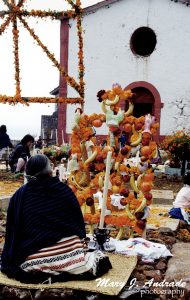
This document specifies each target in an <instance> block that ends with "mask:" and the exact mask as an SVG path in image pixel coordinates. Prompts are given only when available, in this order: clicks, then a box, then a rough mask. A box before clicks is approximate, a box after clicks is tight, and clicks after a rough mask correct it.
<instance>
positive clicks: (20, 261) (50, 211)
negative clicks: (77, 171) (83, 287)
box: [1, 154, 111, 283]
mask: <svg viewBox="0 0 190 300" xmlns="http://www.w3.org/2000/svg"><path fill="white" fill-rule="evenodd" d="M26 177H27V180H28V183H27V184H25V185H23V186H22V187H21V188H19V189H18V190H17V191H16V193H15V194H14V195H13V197H12V198H11V200H10V204H9V208H8V213H7V224H6V236H5V244H4V248H3V252H2V256H1V259H2V263H1V271H2V272H3V273H5V274H7V276H8V277H11V278H15V279H17V280H19V281H21V282H28V283H32V282H33V283H38V282H43V281H44V280H47V279H48V278H51V281H52V282H53V281H67V280H70V279H72V280H75V278H76V279H77V278H78V279H83V278H84V279H92V278H96V277H97V276H102V275H103V274H105V273H107V272H108V270H109V269H110V268H111V263H110V261H109V258H108V257H107V256H106V255H104V254H103V253H102V252H101V251H99V250H96V251H94V252H87V249H86V246H85V240H84V239H85V238H86V232H85V224H84V219H83V216H82V212H81V209H80V205H79V202H78V200H77V198H76V196H75V194H74V193H73V191H72V190H71V188H70V187H69V186H68V185H66V184H64V183H63V182H61V181H60V180H59V178H57V177H52V171H51V166H50V161H49V159H48V158H47V156H45V155H42V154H38V155H35V156H32V157H31V158H30V159H29V160H28V162H27V165H26ZM83 276H84V277H83Z"/></svg>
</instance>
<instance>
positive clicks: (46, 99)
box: [0, 95, 84, 106]
mask: <svg viewBox="0 0 190 300" xmlns="http://www.w3.org/2000/svg"><path fill="white" fill-rule="evenodd" d="M0 102H1V103H9V104H17V103H22V104H26V105H27V106H28V105H29V103H66V104H78V103H79V104H83V103H84V100H83V99H82V98H62V97H57V98H50V97H43V98H42V97H21V96H14V97H10V96H5V95H3V96H1V95H0Z"/></svg>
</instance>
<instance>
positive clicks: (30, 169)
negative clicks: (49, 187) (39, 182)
mask: <svg viewBox="0 0 190 300" xmlns="http://www.w3.org/2000/svg"><path fill="white" fill-rule="evenodd" d="M50 173H51V165H50V161H49V159H48V157H47V156H46V155H43V154H37V155H34V156H32V157H30V158H29V160H28V162H27V164H26V177H27V179H29V180H30V179H39V178H42V177H43V178H44V177H47V176H49V175H50Z"/></svg>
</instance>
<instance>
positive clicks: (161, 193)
mask: <svg viewBox="0 0 190 300" xmlns="http://www.w3.org/2000/svg"><path fill="white" fill-rule="evenodd" d="M151 193H152V195H153V198H155V199H170V200H173V199H174V193H173V191H171V190H152V191H151Z"/></svg>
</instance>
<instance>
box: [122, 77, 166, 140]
mask: <svg viewBox="0 0 190 300" xmlns="http://www.w3.org/2000/svg"><path fill="white" fill-rule="evenodd" d="M125 89H126V90H129V89H130V90H132V92H133V93H134V94H135V96H134V116H135V117H140V116H142V115H145V114H147V113H151V114H152V115H154V116H155V118H156V121H157V122H159V123H160V116H161V108H162V107H163V106H164V105H163V103H162V102H161V98H160V94H159V92H158V90H157V89H156V88H155V87H154V86H153V85H152V84H150V83H148V82H146V81H136V82H133V83H131V84H129V85H128V86H126V88H125ZM159 135H160V130H158V133H157V135H156V140H157V141H158V140H159Z"/></svg>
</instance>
